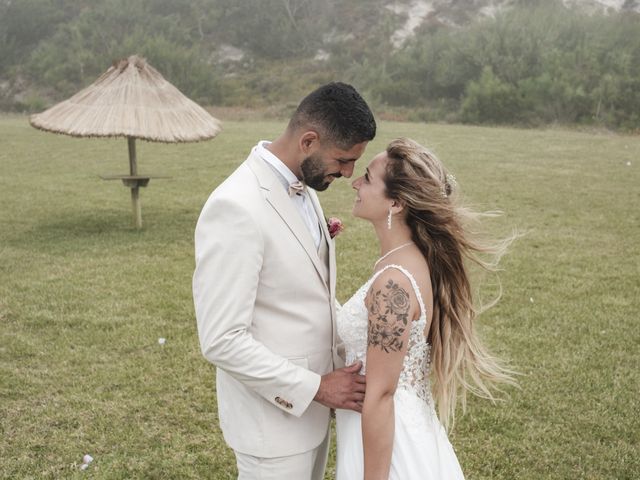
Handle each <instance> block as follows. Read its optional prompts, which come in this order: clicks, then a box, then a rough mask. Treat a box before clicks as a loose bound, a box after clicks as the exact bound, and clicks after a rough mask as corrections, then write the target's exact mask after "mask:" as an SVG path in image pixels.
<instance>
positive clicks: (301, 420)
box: [193, 152, 340, 457]
mask: <svg viewBox="0 0 640 480" xmlns="http://www.w3.org/2000/svg"><path fill="white" fill-rule="evenodd" d="M309 195H310V198H311V201H312V202H313V204H314V207H315V209H316V212H317V214H318V218H319V219H322V220H323V219H324V218H325V217H324V214H323V212H322V209H321V207H320V204H319V202H318V198H317V196H316V194H315V192H314V191H313V190H309ZM321 224H322V228H323V238H322V239H321V241H326V242H328V247H329V265H328V275H327V265H324V266H323V265H322V263H321V261H320V258H319V256H318V252H317V250H316V247H315V245H314V242H313V239H312V237H311V234H310V233H309V231H308V230H307V228H306V227H305V224H304V222H303V220H302V218H301V216H300V214H299V212H298V211H297V210H296V208H295V205H294V204H293V202H292V201H291V199H290V198H289V196H288V194H287V192H286V190H285V189H284V187H283V186H282V184H281V183H280V181H279V180H278V178H277V177H276V174H275V173H274V172H273V171H272V169H271V168H270V167H269V166H267V164H266V163H265V162H264V160H262V159H261V158H260V157H259V156H257V155H256V154H255V153H253V152H252V154H251V155H250V156H249V158H248V159H247V160H246V161H245V162H244V163H243V164H242V165H241V166H240V167H238V169H237V170H236V171H235V172H234V173H233V174H231V176H229V178H227V179H226V180H225V181H224V182H223V183H222V184H221V185H220V186H219V187H218V188H216V189H215V191H214V192H213V193H212V194H211V196H210V197H209V199H208V201H207V202H206V204H205V206H204V208H203V210H202V213H201V214H200V218H199V219H198V224H197V227H196V233H195V254H196V268H195V273H194V276H193V296H194V303H195V310H196V318H197V323H198V334H199V338H200V346H201V349H202V353H203V354H204V356H205V357H206V358H207V360H209V361H210V362H211V363H213V364H215V365H216V366H217V371H216V372H217V377H216V378H217V381H216V386H217V398H218V415H219V419H220V426H221V428H222V431H223V434H224V438H225V440H226V442H227V443H228V444H229V446H230V447H231V448H233V449H234V450H237V451H239V452H241V453H246V454H249V455H254V456H259V457H280V456H288V455H293V454H297V453H302V452H305V451H308V450H310V449H312V448H315V447H316V446H318V445H319V444H320V443H321V442H322V440H323V439H324V437H325V434H326V432H327V428H328V423H329V409H328V408H326V407H324V406H323V405H321V404H319V403H317V402H314V401H313V397H314V396H315V394H316V392H317V390H318V387H319V385H320V376H321V375H324V374H326V373H328V372H330V371H332V370H333V369H334V362H338V363H339V362H340V360H339V358H338V357H337V355H336V353H337V352H336V328H335V316H336V312H335V300H334V299H335V279H336V273H335V272H336V268H335V250H334V245H333V240H331V239H330V238H329V232H328V231H327V230H326V225H325V224H324V221H321ZM327 277H328V278H327Z"/></svg>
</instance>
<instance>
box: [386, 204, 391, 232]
mask: <svg viewBox="0 0 640 480" xmlns="http://www.w3.org/2000/svg"><path fill="white" fill-rule="evenodd" d="M387 230H391V207H389V215H388V216H387Z"/></svg>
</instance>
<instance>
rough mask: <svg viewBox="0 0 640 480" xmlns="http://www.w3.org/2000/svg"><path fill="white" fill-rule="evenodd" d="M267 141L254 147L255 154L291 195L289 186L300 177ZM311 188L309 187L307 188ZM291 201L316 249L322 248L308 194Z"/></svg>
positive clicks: (315, 216)
mask: <svg viewBox="0 0 640 480" xmlns="http://www.w3.org/2000/svg"><path fill="white" fill-rule="evenodd" d="M269 143H271V142H268V141H266V140H262V141H260V142H258V145H256V146H255V147H254V150H255V152H256V153H257V154H258V155H259V156H260V158H262V159H263V160H264V161H265V162H267V164H269V165H270V166H271V167H273V169H274V170H275V172H276V173H277V174H278V178H279V180H280V182H281V183H282V185H283V187H284V189H285V190H286V191H287V195H288V194H289V185H290V184H291V183H293V182H297V181H298V177H296V176H295V174H294V173H293V172H292V171H291V170H290V169H289V167H287V166H286V165H285V164H284V163H283V161H282V160H280V159H279V158H278V157H276V156H275V155H274V154H273V153H271V152H270V151H269V150H268V149H267V148H266V147H267V145H269ZM307 188H309V187H307ZM291 201H292V202H293V203H294V205H295V206H296V208H297V210H298V212H299V213H300V216H301V217H302V220H303V221H304V224H305V225H306V226H307V229H308V230H309V233H310V234H311V238H313V242H314V243H315V245H316V248H318V247H319V246H320V240H321V238H322V236H321V233H320V224H319V219H318V215H317V214H316V211H315V209H314V208H313V205H312V204H311V200H310V199H309V196H308V195H307V193H306V192H304V193H298V194H296V195H293V196H291Z"/></svg>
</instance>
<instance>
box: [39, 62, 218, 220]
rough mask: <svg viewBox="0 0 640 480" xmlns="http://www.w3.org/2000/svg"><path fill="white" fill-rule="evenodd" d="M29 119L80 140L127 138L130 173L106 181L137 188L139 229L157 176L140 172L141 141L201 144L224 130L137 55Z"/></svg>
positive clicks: (133, 199) (134, 198) (135, 208)
mask: <svg viewBox="0 0 640 480" xmlns="http://www.w3.org/2000/svg"><path fill="white" fill-rule="evenodd" d="M29 121H30V123H31V125H32V126H34V127H36V128H39V129H41V130H46V131H49V132H54V133H63V134H65V135H71V136H74V137H126V138H127V143H128V147H129V166H130V174H129V175H111V176H108V177H102V178H104V179H108V180H110V179H121V180H122V181H123V183H124V184H125V186H127V187H129V188H131V202H132V205H133V212H134V221H135V225H136V227H138V228H141V227H142V213H141V208H140V201H139V188H140V187H145V186H147V184H148V183H149V180H150V179H151V177H150V176H148V175H147V176H145V175H139V174H138V168H137V163H136V138H140V139H143V140H149V141H153V142H170V143H174V142H197V141H200V140H208V139H210V138H213V137H215V136H216V135H217V134H218V132H220V130H221V127H220V122H219V121H218V120H216V119H215V118H213V117H212V116H211V115H210V114H209V113H207V111H205V110H204V109H203V108H202V107H200V106H199V105H198V104H196V103H195V102H193V101H192V100H189V99H188V98H187V97H185V96H184V95H183V94H182V93H181V92H180V90H178V89H177V88H176V87H174V86H173V85H171V84H170V83H169V82H168V81H166V80H165V79H164V78H163V77H162V75H160V73H159V72H158V71H157V70H156V69H155V68H153V67H152V66H151V65H149V64H148V63H147V62H146V61H145V60H144V59H143V58H141V57H138V56H136V55H133V56H130V57H129V58H126V59H123V60H120V61H118V62H115V63H114V64H113V66H111V67H110V68H109V69H108V70H107V71H106V72H105V73H103V74H102V75H101V76H100V77H99V78H98V79H97V80H96V81H95V82H94V83H92V84H91V85H89V86H88V87H87V88H85V89H84V90H81V91H80V92H78V93H76V94H75V95H74V96H72V97H71V98H69V99H68V100H65V101H63V102H61V103H58V104H57V105H54V106H53V107H51V108H50V109H48V110H46V111H44V112H42V113H39V114H36V115H32V116H31V118H30V120H29Z"/></svg>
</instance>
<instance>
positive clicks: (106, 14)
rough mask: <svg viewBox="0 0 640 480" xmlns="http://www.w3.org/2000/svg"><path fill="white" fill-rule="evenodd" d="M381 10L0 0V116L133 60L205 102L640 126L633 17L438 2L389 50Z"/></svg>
mask: <svg viewBox="0 0 640 480" xmlns="http://www.w3.org/2000/svg"><path fill="white" fill-rule="evenodd" d="M386 3H388V2H384V1H383V0H327V1H326V2H317V1H312V0H243V1H241V2H238V1H236V0H139V1H135V2H132V1H130V0H102V1H101V2H92V1H91V0H17V1H16V0H0V109H3V110H17V111H37V110H41V109H43V108H45V107H46V106H48V105H50V104H52V103H53V102H55V101H59V100H61V99H63V98H66V97H68V96H69V95H71V94H73V93H74V92H76V91H77V90H79V89H80V88H82V87H84V86H86V85H88V84H89V83H91V82H92V81H93V80H94V79H95V78H97V76H98V75H99V74H100V73H102V72H103V71H104V70H105V69H106V68H107V67H108V66H109V64H110V63H111V62H112V61H113V60H116V59H118V58H123V57H126V56H128V55H130V54H133V53H139V54H141V55H143V56H145V57H146V58H147V59H148V61H149V63H151V64H152V65H153V66H154V67H155V68H157V69H158V70H159V71H160V72H161V73H162V74H163V75H164V76H165V77H166V78H167V79H168V80H169V81H171V82H172V83H174V84H175V85H176V86H177V87H178V88H180V89H181V90H182V91H183V92H184V93H185V94H187V95H188V96H190V97H191V98H193V99H194V100H196V101H198V102H200V103H202V104H207V105H229V106H236V105H237V106H249V107H265V106H269V105H274V104H282V105H288V104H290V103H291V102H295V101H296V100H297V99H299V97H300V96H301V95H302V94H304V92H306V91H308V90H309V89H311V88H313V87H314V86H315V85H317V84H319V83H321V82H325V81H329V80H332V79H340V80H343V81H347V82H350V83H353V84H354V85H355V86H356V87H358V88H359V89H360V90H361V91H363V92H364V93H365V95H366V96H367V98H368V99H370V100H371V103H372V104H373V105H374V106H375V107H376V108H377V109H378V110H384V109H389V110H394V109H395V110H398V111H401V112H404V114H406V116H407V117H408V118H409V119H414V120H422V121H451V122H469V123H491V124H503V123H510V124H522V125H540V124H547V123H570V124H575V123H577V124H593V125H603V126H607V127H610V128H620V129H629V130H636V129H638V128H640V15H639V14H637V13H634V12H633V11H625V12H621V13H609V14H607V15H605V14H591V15H588V14H587V13H584V12H581V11H580V10H576V9H571V10H570V9H567V8H565V7H564V6H563V5H562V3H561V2H559V1H555V0H537V1H526V2H525V1H515V2H512V4H513V5H512V6H511V7H510V8H505V9H503V10H501V11H499V12H498V13H497V14H496V15H495V17H493V18H480V17H479V16H477V15H473V12H472V11H471V10H470V9H471V7H468V8H467V9H460V8H459V5H458V3H456V2H452V8H453V7H456V6H457V7H456V8H458V10H452V12H451V14H452V15H453V14H458V15H460V16H461V20H460V23H459V24H457V25H450V24H446V23H443V22H440V21H438V20H434V19H433V18H431V19H430V18H427V19H426V20H425V22H424V23H423V24H422V26H421V27H420V28H418V29H417V30H416V31H414V34H413V36H411V37H410V38H409V39H408V40H407V41H406V42H405V43H404V44H403V45H402V46H400V47H398V46H396V45H394V44H393V42H392V34H393V32H394V31H396V29H397V28H399V27H400V26H401V25H402V24H403V23H404V21H405V20H406V17H403V16H402V15H398V14H395V13H393V12H392V11H391V10H390V9H389V8H386ZM396 3H398V2H396ZM400 3H401V2H400ZM474 3H475V2H474ZM224 46H233V47H237V48H239V49H241V51H242V55H241V56H238V58H235V59H230V58H227V57H225V56H224V54H222V53H221V52H224V48H223V47H224Z"/></svg>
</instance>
